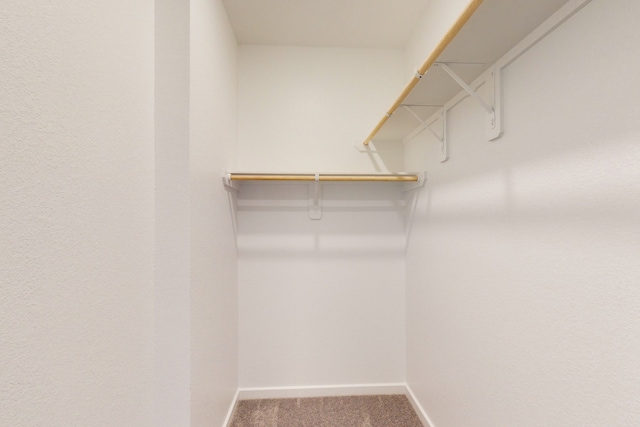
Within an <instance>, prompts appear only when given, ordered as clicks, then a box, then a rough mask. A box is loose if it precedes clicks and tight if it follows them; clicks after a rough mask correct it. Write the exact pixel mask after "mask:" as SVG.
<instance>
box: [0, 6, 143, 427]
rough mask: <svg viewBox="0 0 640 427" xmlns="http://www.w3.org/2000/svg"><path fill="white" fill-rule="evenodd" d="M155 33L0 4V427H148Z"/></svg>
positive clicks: (138, 16) (106, 15) (120, 16)
mask: <svg viewBox="0 0 640 427" xmlns="http://www.w3.org/2000/svg"><path fill="white" fill-rule="evenodd" d="M153 25H154V22H153V2H152V1H135V2H131V1H118V0H115V1H109V2H98V1H82V2H78V1H59V2H50V1H30V2H24V1H14V0H7V1H4V2H3V3H2V12H0V40H2V42H0V56H1V57H2V62H1V64H0V93H1V96H0V123H1V124H0V152H1V154H0V236H2V237H1V238H0V336H1V338H0V341H1V344H0V384H2V386H0V408H2V409H0V425H3V426H34V425H47V426H72V425H73V426H80V425H91V426H109V427H111V426H151V425H152V424H153V422H152V420H153V417H152V410H153V406H152V402H153V360H154V356H153V328H154V322H153V313H154V308H153V300H154V291H153V262H154V258H153V236H154V197H153V194H154V190H153V186H154V173H153V167H154V164H153V160H154V159H153V149H154V145H153V144H154V139H153V136H154V130H153V109H154V103H153V91H154V77H153V76H154V53H153V52H154V33H153V31H154V26H153ZM114 29H115V30H114Z"/></svg>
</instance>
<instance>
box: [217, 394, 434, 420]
mask: <svg viewBox="0 0 640 427" xmlns="http://www.w3.org/2000/svg"><path fill="white" fill-rule="evenodd" d="M229 427H423V425H422V423H421V422H420V419H419V418H418V416H417V415H416V413H415V411H414V410H413V407H412V406H411V404H410V403H409V400H407V398H406V396H403V395H385V396H343V397H308V398H301V399H259V400H240V401H239V402H238V404H237V405H236V409H235V411H234V414H233V417H232V419H231V424H229Z"/></svg>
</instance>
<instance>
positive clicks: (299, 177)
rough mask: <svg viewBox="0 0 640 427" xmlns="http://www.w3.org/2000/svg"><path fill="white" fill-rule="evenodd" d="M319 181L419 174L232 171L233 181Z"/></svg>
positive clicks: (409, 177) (373, 179) (414, 178)
mask: <svg viewBox="0 0 640 427" xmlns="http://www.w3.org/2000/svg"><path fill="white" fill-rule="evenodd" d="M316 177H317V180H318V181H321V182H349V181H351V182H418V181H419V178H420V177H419V176H418V175H397V174H386V175H384V174H377V175H361V174H344V175H340V174H313V173H310V174H256V173H231V174H229V179H230V180H231V181H311V182H313V181H316Z"/></svg>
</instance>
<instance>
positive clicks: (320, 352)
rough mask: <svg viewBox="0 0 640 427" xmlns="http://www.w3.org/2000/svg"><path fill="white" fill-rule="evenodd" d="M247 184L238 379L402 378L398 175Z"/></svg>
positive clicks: (257, 382) (241, 221)
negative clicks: (316, 189)
mask: <svg viewBox="0 0 640 427" xmlns="http://www.w3.org/2000/svg"><path fill="white" fill-rule="evenodd" d="M308 197H309V188H308V184H289V185H286V184H285V185H283V184H275V185H261V184H243V186H242V189H241V192H240V196H239V200H238V210H239V215H238V226H239V229H238V244H239V261H238V265H239V285H238V286H239V292H240V386H241V387H243V388H251V387H293V386H312V387H313V386H327V385H355V384H378V383H398V382H403V381H404V373H405V363H404V361H405V351H404V349H405V309H404V305H405V293H404V283H405V278H404V265H405V262H404V248H405V238H404V222H403V216H402V215H403V212H404V205H403V203H404V201H403V194H402V191H401V190H400V189H399V188H398V187H397V184H391V185H373V186H372V185H371V184H347V185H344V184H343V185H338V184H325V185H324V186H323V190H322V204H323V207H322V209H323V213H322V215H323V216H322V219H321V220H317V221H313V220H310V219H309V211H308V206H309V200H308Z"/></svg>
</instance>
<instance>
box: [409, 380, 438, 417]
mask: <svg viewBox="0 0 640 427" xmlns="http://www.w3.org/2000/svg"><path fill="white" fill-rule="evenodd" d="M404 386H405V394H406V396H407V399H409V403H411V406H413V409H414V411H416V414H418V418H420V421H422V424H424V425H425V427H436V425H435V424H434V423H433V421H431V418H429V415H428V414H427V411H425V410H424V408H423V407H422V405H421V404H420V402H418V399H417V398H416V395H415V394H413V391H412V390H411V387H409V385H408V384H405V385H404Z"/></svg>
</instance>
